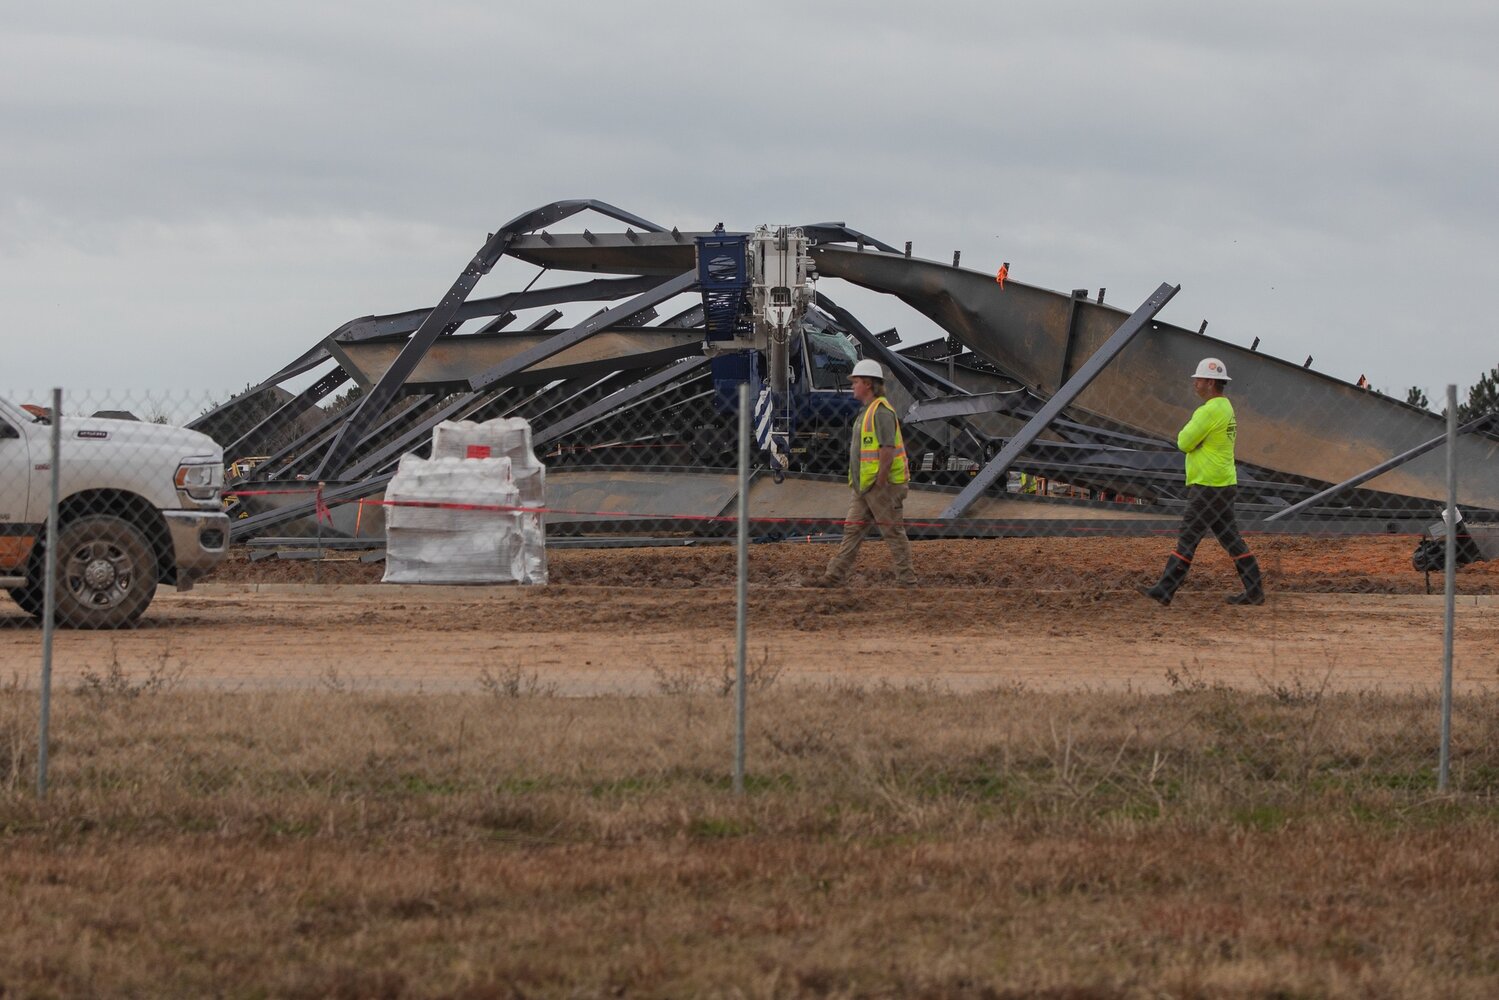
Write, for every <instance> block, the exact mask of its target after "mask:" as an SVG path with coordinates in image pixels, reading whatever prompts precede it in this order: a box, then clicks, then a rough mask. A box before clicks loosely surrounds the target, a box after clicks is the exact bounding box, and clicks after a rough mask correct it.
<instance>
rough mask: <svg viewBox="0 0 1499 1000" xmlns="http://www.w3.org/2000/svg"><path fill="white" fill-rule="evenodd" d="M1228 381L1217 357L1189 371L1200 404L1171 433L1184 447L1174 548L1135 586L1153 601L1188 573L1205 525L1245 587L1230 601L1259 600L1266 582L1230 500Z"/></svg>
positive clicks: (1234, 422) (1233, 490)
mask: <svg viewBox="0 0 1499 1000" xmlns="http://www.w3.org/2000/svg"><path fill="white" fill-rule="evenodd" d="M1229 381H1230V379H1229V377H1228V369H1227V368H1225V367H1224V365H1223V362H1222V361H1219V360H1218V359H1217V358H1203V359H1202V362H1201V363H1200V364H1198V366H1197V371H1196V373H1195V374H1194V375H1193V376H1192V391H1193V392H1195V393H1197V398H1198V399H1201V400H1202V405H1201V406H1199V407H1198V408H1197V409H1196V410H1194V411H1193V413H1192V419H1191V420H1189V421H1187V425H1186V426H1185V427H1183V428H1182V429H1181V432H1180V433H1179V434H1177V436H1176V446H1177V448H1179V449H1180V450H1182V451H1184V452H1186V464H1187V509H1186V512H1185V513H1184V514H1183V515H1182V524H1181V533H1180V535H1178V536H1177V540H1176V551H1174V552H1172V553H1171V555H1170V556H1168V557H1167V558H1166V569H1165V570H1164V572H1162V573H1161V578H1160V580H1158V581H1157V582H1156V583H1155V585H1154V586H1152V587H1141V588H1140V592H1141V593H1142V594H1144V595H1145V596H1146V597H1148V598H1150V599H1151V600H1153V601H1157V602H1159V603H1161V604H1170V603H1171V598H1172V597H1173V596H1175V594H1176V591H1177V588H1178V587H1180V586H1181V585H1182V584H1183V583H1184V582H1185V581H1186V579H1187V571H1188V570H1190V569H1191V568H1192V556H1193V555H1195V554H1196V552H1197V543H1198V542H1200V541H1202V539H1203V536H1204V535H1206V534H1207V533H1208V532H1209V531H1211V532H1212V533H1213V536H1214V537H1216V538H1217V539H1218V544H1220V545H1222V546H1223V549H1224V551H1226V552H1227V553H1228V555H1229V557H1230V558H1231V559H1233V561H1234V569H1236V570H1238V571H1239V580H1240V581H1241V582H1242V583H1243V584H1244V592H1243V593H1240V594H1234V595H1233V596H1231V597H1230V598H1229V599H1228V603H1229V604H1264V603H1265V586H1264V582H1263V580H1262V579H1261V577H1260V564H1259V561H1258V560H1257V559H1255V558H1254V555H1253V553H1251V552H1250V551H1249V545H1248V544H1247V543H1246V542H1245V541H1244V536H1243V535H1241V534H1239V522H1238V518H1237V515H1236V514H1235V512H1234V503H1235V502H1236V501H1237V500H1238V495H1239V474H1238V470H1237V469H1236V468H1235V467H1234V441H1235V440H1236V439H1237V438H1238V436H1239V422H1238V419H1237V418H1236V417H1235V416H1234V408H1233V405H1232V404H1231V403H1229V401H1228V397H1227V396H1225V395H1223V387H1224V386H1225V385H1227V384H1228V382H1229Z"/></svg>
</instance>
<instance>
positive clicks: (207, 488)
mask: <svg viewBox="0 0 1499 1000" xmlns="http://www.w3.org/2000/svg"><path fill="white" fill-rule="evenodd" d="M175 482H176V483H177V491H178V492H179V493H181V494H183V495H184V496H186V497H187V498H188V499H190V500H192V501H194V502H195V503H198V504H202V505H203V506H205V507H208V506H216V505H217V504H218V503H219V493H220V491H222V490H223V488H224V466H223V463H221V462H220V461H219V460H218V459H216V458H213V457H211V456H209V457H195V458H189V459H187V460H185V461H184V462H183V463H182V464H181V465H179V466H177V475H176V478H175Z"/></svg>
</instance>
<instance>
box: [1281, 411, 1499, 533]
mask: <svg viewBox="0 0 1499 1000" xmlns="http://www.w3.org/2000/svg"><path fill="white" fill-rule="evenodd" d="M1496 418H1499V414H1493V413H1486V414H1484V415H1483V416H1481V417H1479V418H1477V419H1476V420H1470V421H1468V422H1467V423H1465V424H1463V425H1462V426H1461V427H1459V428H1458V429H1457V433H1459V434H1471V433H1473V432H1474V431H1481V430H1485V429H1487V428H1488V426H1489V425H1490V424H1492V423H1493V422H1494V421H1495V419H1496ZM1446 443H1447V435H1446V434H1442V435H1440V436H1439V437H1434V438H1432V439H1431V440H1430V441H1426V442H1423V443H1421V444H1418V445H1416V446H1415V447H1414V448H1412V449H1410V450H1409V451H1404V452H1401V453H1400V454H1399V455H1396V456H1395V457H1394V458H1390V459H1387V460H1385V461H1383V462H1380V463H1379V464H1378V465H1376V466H1374V468H1372V469H1365V470H1364V471H1363V472H1360V473H1359V474H1358V475H1356V476H1353V477H1351V478H1349V479H1345V480H1343V481H1342V482H1341V483H1338V484H1337V485H1336V486H1329V487H1328V488H1327V489H1325V490H1323V491H1322V492H1321V493H1318V494H1316V495H1315V496H1309V497H1307V498H1306V499H1305V500H1300V501H1297V502H1296V503H1293V504H1292V505H1291V506H1289V507H1287V508H1286V509H1284V510H1278V511H1276V512H1275V513H1274V514H1271V515H1270V516H1269V517H1267V518H1265V520H1266V521H1282V520H1285V519H1286V518H1289V517H1295V516H1296V515H1297V514H1300V513H1301V512H1302V511H1304V510H1306V509H1307V508H1308V507H1312V506H1315V505H1316V504H1319V503H1326V502H1327V501H1328V500H1331V499H1332V498H1333V497H1335V496H1337V495H1338V494H1339V493H1343V492H1345V491H1347V490H1351V489H1353V488H1354V487H1356V486H1362V485H1363V484H1364V483H1367V482H1368V481H1369V480H1371V479H1373V478H1374V477H1376V476H1381V475H1384V474H1385V473H1386V472H1389V471H1390V470H1391V469H1397V468H1399V467H1400V466H1402V465H1404V464H1405V463H1406V462H1409V461H1411V460H1412V459H1415V458H1419V457H1421V456H1422V455H1424V454H1426V453H1427V452H1428V451H1434V450H1435V449H1437V448H1440V447H1441V446H1442V445H1444V444H1446Z"/></svg>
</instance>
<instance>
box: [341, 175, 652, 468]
mask: <svg viewBox="0 0 1499 1000" xmlns="http://www.w3.org/2000/svg"><path fill="white" fill-rule="evenodd" d="M588 209H591V210H593V211H595V212H599V213H600V214H603V215H607V216H609V217H611V218H614V219H618V220H619V221H621V222H624V223H626V224H633V225H638V226H640V227H642V228H644V229H647V230H650V231H652V232H660V231H661V227H660V226H658V225H656V224H655V223H654V222H650V221H648V220H646V219H642V218H640V217H639V216H636V215H632V214H630V213H628V212H625V211H623V210H622V209H618V208H615V207H614V206H613V205H610V204H608V203H606V202H601V201H594V200H592V199H587V200H576V201H559V202H553V203H552V204H550V205H544V206H542V207H541V208H538V209H534V210H532V211H530V212H526V213H523V214H521V215H518V216H516V217H515V218H514V219H511V220H510V221H509V222H507V223H506V224H505V225H503V226H501V227H500V229H499V231H497V232H494V233H490V234H489V238H488V239H486V240H485V241H484V245H483V246H482V247H480V248H479V252H478V253H476V254H474V257H473V259H472V260H470V261H469V262H468V265H467V266H466V267H465V268H464V269H463V271H462V272H460V273H459V275H458V277H457V279H456V280H454V282H453V284H452V287H450V288H449V289H448V292H447V294H446V295H444V296H443V297H442V300H441V301H440V302H438V303H437V305H435V306H433V307H432V310H431V311H430V312H428V313H427V316H426V318H425V319H423V320H422V322H421V326H419V327H417V329H416V331H415V332H414V333H412V335H411V340H410V341H409V342H408V343H407V345H406V349H405V350H403V351H402V352H401V356H400V357H399V358H397V359H396V363H395V364H393V365H391V366H390V368H389V369H387V370H386V372H385V374H384V375H382V376H380V381H379V382H377V383H375V386H374V387H373V388H372V389H371V390H370V391H369V392H368V393H366V394H365V396H364V398H363V399H362V400H360V402H359V403H358V404H357V405H356V406H355V408H354V411H353V412H352V413H351V414H350V416H349V419H348V421H347V422H345V424H344V426H343V427H342V428H340V429H339V432H338V434H337V435H335V436H334V438H333V442H332V443H331V444H330V445H329V446H328V452H327V454H326V455H325V456H324V457H323V461H322V463H321V464H320V465H319V466H318V468H317V472H316V473H315V474H314V475H315V478H317V479H329V478H334V477H335V475H336V474H337V473H338V472H339V471H341V470H342V469H343V467H344V465H346V464H347V463H348V460H349V457H350V456H351V455H353V453H354V449H355V448H357V447H358V446H359V443H360V442H361V441H362V440H363V439H364V433H365V431H366V430H367V429H368V428H369V426H370V424H372V423H373V422H374V421H376V420H378V419H379V417H380V415H381V414H382V413H384V412H385V408H386V407H387V406H389V405H390V404H391V402H392V401H393V400H394V399H395V398H396V396H397V394H398V393H399V392H400V389H401V386H402V385H403V384H404V383H405V381H406V377H407V376H408V375H410V374H411V372H412V370H413V369H415V368H416V366H417V364H418V363H420V362H421V360H422V358H423V357H424V356H425V355H426V353H427V350H428V349H429V348H430V347H431V346H432V342H433V341H435V340H436V339H437V338H438V337H440V336H442V335H444V334H447V333H451V332H453V331H454V330H456V329H457V328H458V325H459V324H460V323H461V322H462V320H461V319H459V318H458V316H459V313H460V311H461V310H462V308H463V304H464V302H465V300H467V299H468V296H469V293H470V292H472V291H473V290H474V286H475V285H476V284H478V282H479V279H480V278H482V277H484V275H486V274H488V273H489V272H490V271H491V270H492V269H493V268H494V265H495V262H496V261H498V260H499V259H500V257H502V256H504V254H505V251H506V250H507V249H509V247H510V244H511V243H512V242H514V241H515V239H516V237H517V236H519V235H521V234H522V233H529V232H532V231H534V230H537V229H540V228H541V227H542V226H546V225H550V224H551V223H553V222H557V221H559V220H561V219H565V218H568V217H569V216H571V215H576V214H577V213H578V212H582V211H584V210H588Z"/></svg>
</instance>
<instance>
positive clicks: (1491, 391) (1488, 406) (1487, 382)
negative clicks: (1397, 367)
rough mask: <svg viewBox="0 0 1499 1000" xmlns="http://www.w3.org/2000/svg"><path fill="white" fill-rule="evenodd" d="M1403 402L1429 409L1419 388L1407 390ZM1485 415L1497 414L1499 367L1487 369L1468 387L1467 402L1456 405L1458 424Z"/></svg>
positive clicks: (1426, 400)
mask: <svg viewBox="0 0 1499 1000" xmlns="http://www.w3.org/2000/svg"><path fill="white" fill-rule="evenodd" d="M1405 401H1406V402H1407V403H1409V404H1411V405H1412V406H1419V407H1421V409H1423V410H1429V409H1431V400H1429V399H1427V398H1426V390H1425V389H1422V388H1421V387H1420V386H1414V385H1413V386H1411V387H1410V388H1409V389H1407V390H1406V391H1405ZM1442 412H1443V413H1446V412H1447V409H1446V407H1443V408H1442ZM1485 413H1499V366H1495V367H1494V368H1491V369H1489V372H1488V374H1487V375H1484V376H1483V377H1482V378H1480V379H1479V380H1478V381H1477V382H1474V383H1473V384H1472V385H1470V386H1469V387H1468V399H1467V402H1459V403H1458V404H1457V420H1458V423H1466V422H1468V421H1469V420H1472V419H1474V418H1475V417H1481V416H1483V415H1484V414H1485Z"/></svg>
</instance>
